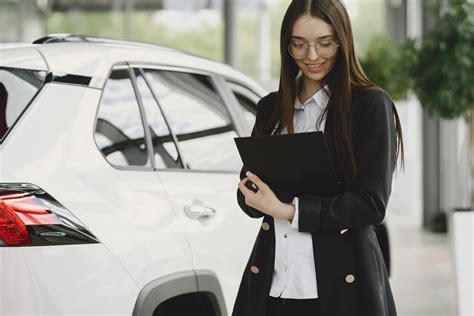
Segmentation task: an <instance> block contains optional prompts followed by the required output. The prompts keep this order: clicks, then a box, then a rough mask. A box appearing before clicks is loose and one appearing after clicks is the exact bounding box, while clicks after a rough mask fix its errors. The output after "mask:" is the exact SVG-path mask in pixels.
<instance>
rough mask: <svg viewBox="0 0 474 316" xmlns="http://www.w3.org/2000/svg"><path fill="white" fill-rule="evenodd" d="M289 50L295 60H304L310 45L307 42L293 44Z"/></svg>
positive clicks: (289, 46)
mask: <svg viewBox="0 0 474 316" xmlns="http://www.w3.org/2000/svg"><path fill="white" fill-rule="evenodd" d="M288 50H289V51H290V54H291V56H293V58H294V59H303V58H305V57H306V55H307V54H308V44H307V43H305V42H296V41H295V42H291V43H290V45H288Z"/></svg>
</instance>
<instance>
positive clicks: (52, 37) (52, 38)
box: [33, 33, 215, 61]
mask: <svg viewBox="0 0 474 316" xmlns="http://www.w3.org/2000/svg"><path fill="white" fill-rule="evenodd" d="M81 42H82V43H84V42H88V43H102V44H119V45H128V46H134V47H143V48H153V49H162V50H167V51H171V52H179V53H182V54H187V55H189V56H194V57H199V58H203V59H207V60H210V61H215V60H213V59H211V58H207V57H204V56H201V55H198V54H195V53H192V52H188V51H185V50H181V49H176V48H171V47H167V46H161V45H157V44H152V43H144V42H137V41H128V40H123V39H117V38H111V37H100V36H91V35H79V34H70V33H58V34H49V35H47V36H44V37H41V38H38V39H36V40H34V41H33V44H49V43H81Z"/></svg>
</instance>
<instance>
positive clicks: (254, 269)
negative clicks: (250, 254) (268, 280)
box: [250, 266, 260, 274]
mask: <svg viewBox="0 0 474 316" xmlns="http://www.w3.org/2000/svg"><path fill="white" fill-rule="evenodd" d="M250 271H252V273H255V274H257V273H259V272H260V269H259V268H258V267H257V266H251V267H250Z"/></svg>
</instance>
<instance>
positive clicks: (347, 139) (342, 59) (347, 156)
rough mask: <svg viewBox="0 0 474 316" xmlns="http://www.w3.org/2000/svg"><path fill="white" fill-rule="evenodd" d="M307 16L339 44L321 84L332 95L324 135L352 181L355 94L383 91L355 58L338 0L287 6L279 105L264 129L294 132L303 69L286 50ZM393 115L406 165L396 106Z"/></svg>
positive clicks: (346, 19) (299, 0) (297, 1)
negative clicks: (318, 21) (326, 26)
mask: <svg viewBox="0 0 474 316" xmlns="http://www.w3.org/2000/svg"><path fill="white" fill-rule="evenodd" d="M305 14H310V15H311V16H313V17H317V18H320V19H321V20H323V21H325V22H326V23H328V24H330V25H331V26H332V27H333V29H334V31H335V35H336V39H337V42H338V43H339V50H338V52H337V56H336V61H335V63H334V66H333V68H332V69H331V71H330V73H329V74H328V75H327V76H326V77H325V78H324V79H323V82H322V86H325V85H327V86H328V88H329V89H328V90H329V91H327V92H328V93H329V94H330V98H329V102H328V105H327V107H326V109H325V111H324V113H323V116H326V126H329V127H330V128H329V130H327V129H326V131H325V134H326V137H327V138H330V139H331V142H328V143H332V144H333V145H334V146H333V150H334V152H335V153H336V157H333V158H335V159H336V160H337V161H338V162H339V163H340V165H341V166H342V167H343V169H344V174H345V176H346V180H351V179H354V177H355V176H356V174H357V165H356V161H355V156H354V151H353V144H352V131H351V119H350V117H351V116H350V110H351V109H350V106H351V103H352V95H353V94H359V93H363V92H365V91H368V90H377V89H380V88H378V87H377V86H376V85H375V84H374V83H373V82H371V81H370V80H369V79H368V78H367V76H366V75H365V74H364V72H363V70H362V68H361V66H360V64H359V62H358V60H357V58H356V56H355V50H354V40H353V36H352V28H351V23H350V19H349V15H348V14H347V11H346V9H345V7H344V5H343V4H342V2H340V1H339V0H293V1H292V2H291V4H290V6H289V7H288V9H287V11H286V13H285V16H284V18H283V23H282V26H281V35H280V54H281V69H280V85H279V90H278V94H277V101H276V102H277V103H276V107H275V108H274V109H273V113H272V115H271V116H270V119H269V121H268V123H267V126H266V127H265V129H267V128H269V127H270V126H273V127H274V126H275V125H276V124H277V123H278V128H277V132H279V131H281V130H282V129H283V127H284V126H286V127H287V130H288V134H292V133H294V126H293V115H294V102H295V98H296V95H297V86H296V78H297V76H298V74H299V72H300V70H299V68H298V66H297V65H296V63H295V61H294V59H293V58H292V57H291V55H290V54H289V52H288V49H287V48H288V44H289V42H290V39H291V35H292V28H293V25H294V23H295V21H296V20H297V19H298V18H299V17H300V16H302V15H305ZM393 113H394V116H395V124H396V126H395V127H396V137H397V150H396V157H397V160H398V157H399V154H401V162H402V166H403V164H404V149H403V140H402V129H401V125H400V120H399V117H398V113H397V111H396V109H395V106H393Z"/></svg>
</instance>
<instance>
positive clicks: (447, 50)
mask: <svg viewBox="0 0 474 316" xmlns="http://www.w3.org/2000/svg"><path fill="white" fill-rule="evenodd" d="M434 10H435V14H436V15H437V16H439V18H438V20H437V21H436V23H435V24H434V27H433V28H432V30H430V31H429V32H428V33H426V34H425V35H424V36H423V37H422V39H421V41H409V42H407V44H406V48H407V50H408V51H411V52H413V56H414V58H413V59H412V60H409V61H408V63H409V64H411V65H409V68H410V69H411V70H410V73H411V77H412V79H413V85H414V92H415V93H416V94H417V96H418V98H419V99H420V101H421V103H422V105H423V107H424V109H425V110H426V111H427V113H428V114H431V115H433V114H438V115H439V116H441V117H443V118H456V117H460V116H463V115H467V114H468V112H469V111H468V110H469V108H472V107H474V2H473V1H472V0H447V2H446V5H445V6H439V5H438V6H435V7H434Z"/></svg>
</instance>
